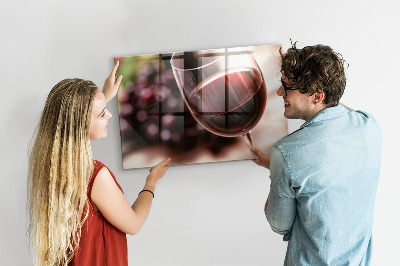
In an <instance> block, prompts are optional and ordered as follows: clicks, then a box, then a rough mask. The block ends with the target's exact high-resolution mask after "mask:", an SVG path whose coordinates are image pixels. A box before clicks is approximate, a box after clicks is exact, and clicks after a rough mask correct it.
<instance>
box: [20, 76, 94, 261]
mask: <svg viewBox="0 0 400 266" xmlns="http://www.w3.org/2000/svg"><path fill="white" fill-rule="evenodd" d="M96 91H97V87H96V85H95V84H94V83H93V82H91V81H86V80H82V79H65V80H63V81H61V82H59V83H58V84H57V85H55V86H54V88H53V89H52V90H51V92H50V93H49V95H48V97H47V100H46V104H45V107H44V110H43V113H42V115H41V119H40V122H39V125H38V128H37V129H36V134H35V135H36V136H35V141H34V144H33V147H32V150H31V153H30V160H29V173H28V210H29V217H30V224H29V229H28V232H29V233H30V235H31V238H32V242H33V246H34V261H35V265H67V264H68V262H69V261H70V260H71V259H72V257H73V255H74V250H75V249H76V247H77V246H78V244H79V241H80V235H81V228H82V225H83V223H84V222H85V220H86V218H87V214H88V211H87V210H88V201H87V187H88V183H89V180H90V178H91V176H92V173H93V161H92V154H91V148H90V138H89V136H90V122H91V113H92V107H93V101H94V97H95V94H96Z"/></svg>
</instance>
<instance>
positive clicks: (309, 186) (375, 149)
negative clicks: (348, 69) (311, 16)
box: [252, 43, 381, 266]
mask: <svg viewBox="0 0 400 266" xmlns="http://www.w3.org/2000/svg"><path fill="white" fill-rule="evenodd" d="M281 55H282V68H281V72H282V86H281V87H280V88H279V90H278V92H277V94H278V95H279V96H282V97H283V102H284V105H285V112H284V116H285V117H286V118H288V119H303V120H305V121H306V122H305V123H304V124H303V125H302V126H301V127H300V129H298V130H297V131H295V132H293V133H291V134H289V135H288V136H286V137H284V138H283V139H282V140H280V141H279V142H278V143H276V144H275V145H274V146H273V148H272V149H271V152H270V155H268V154H264V153H262V152H261V151H259V150H258V149H257V148H256V147H254V148H253V149H252V151H253V152H254V153H255V154H256V155H257V156H258V157H259V158H258V159H255V160H253V161H254V162H255V163H257V164H258V165H261V166H264V167H266V168H269V169H270V178H271V187H270V192H269V195H268V200H267V202H266V205H265V213H266V216H267V220H268V222H269V223H270V225H271V228H272V230H273V231H275V232H276V233H278V234H282V235H284V237H283V240H284V241H289V243H288V248H287V252H286V258H285V263H284V265H335V266H337V265H370V263H371V249H372V220H373V210H374V202H375V193H376V188H377V185H378V179H379V172H380V162H381V133H380V129H379V126H378V124H377V122H376V120H375V119H374V118H373V117H372V116H371V115H369V114H368V113H365V112H361V111H355V110H353V109H351V108H347V107H345V106H343V105H341V104H339V99H340V98H341V97H342V95H343V92H344V89H345V85H346V77H345V73H344V66H343V63H344V62H345V61H344V60H343V59H342V58H341V56H340V55H339V54H337V53H335V52H334V51H333V50H332V49H331V48H330V47H328V46H323V45H316V46H308V47H304V48H303V49H298V48H297V47H296V43H294V44H293V45H292V48H290V49H288V51H287V53H286V54H282V52H281ZM360 93H361V94H362V91H360Z"/></svg>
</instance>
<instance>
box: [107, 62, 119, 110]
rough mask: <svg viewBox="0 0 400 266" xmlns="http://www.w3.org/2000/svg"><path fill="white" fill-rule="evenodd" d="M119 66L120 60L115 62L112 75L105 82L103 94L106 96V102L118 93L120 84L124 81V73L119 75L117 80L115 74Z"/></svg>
mask: <svg viewBox="0 0 400 266" xmlns="http://www.w3.org/2000/svg"><path fill="white" fill-rule="evenodd" d="M118 66H119V61H117V62H116V63H115V65H114V67H113V69H112V71H111V74H110V76H108V77H107V79H106V81H105V82H104V86H103V94H104V97H105V98H106V103H107V102H108V101H109V100H111V99H112V98H114V96H115V95H117V92H118V89H119V85H120V84H121V81H122V75H119V76H118V78H117V80H115V74H116V73H117V69H118Z"/></svg>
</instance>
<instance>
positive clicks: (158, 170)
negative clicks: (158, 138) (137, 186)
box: [147, 158, 171, 185]
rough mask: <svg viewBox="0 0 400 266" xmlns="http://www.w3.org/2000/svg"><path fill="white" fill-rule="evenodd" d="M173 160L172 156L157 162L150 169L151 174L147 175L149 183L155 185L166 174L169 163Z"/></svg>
mask: <svg viewBox="0 0 400 266" xmlns="http://www.w3.org/2000/svg"><path fill="white" fill-rule="evenodd" d="M170 161H171V158H168V159H165V160H164V161H162V162H161V163H159V164H157V165H156V166H154V167H153V168H151V169H150V175H149V176H148V177H147V183H150V184H152V185H155V183H157V181H158V180H159V179H160V178H161V177H163V176H164V175H165V173H166V172H167V170H168V165H167V164H168V163H169V162H170Z"/></svg>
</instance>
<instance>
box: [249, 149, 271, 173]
mask: <svg viewBox="0 0 400 266" xmlns="http://www.w3.org/2000/svg"><path fill="white" fill-rule="evenodd" d="M251 151H252V152H253V153H254V154H255V155H256V156H258V158H257V159H253V160H252V161H253V162H255V163H256V164H258V165H260V166H263V167H265V168H268V169H269V162H270V155H269V154H265V153H262V152H261V151H260V150H259V149H258V148H257V147H253V148H251Z"/></svg>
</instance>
